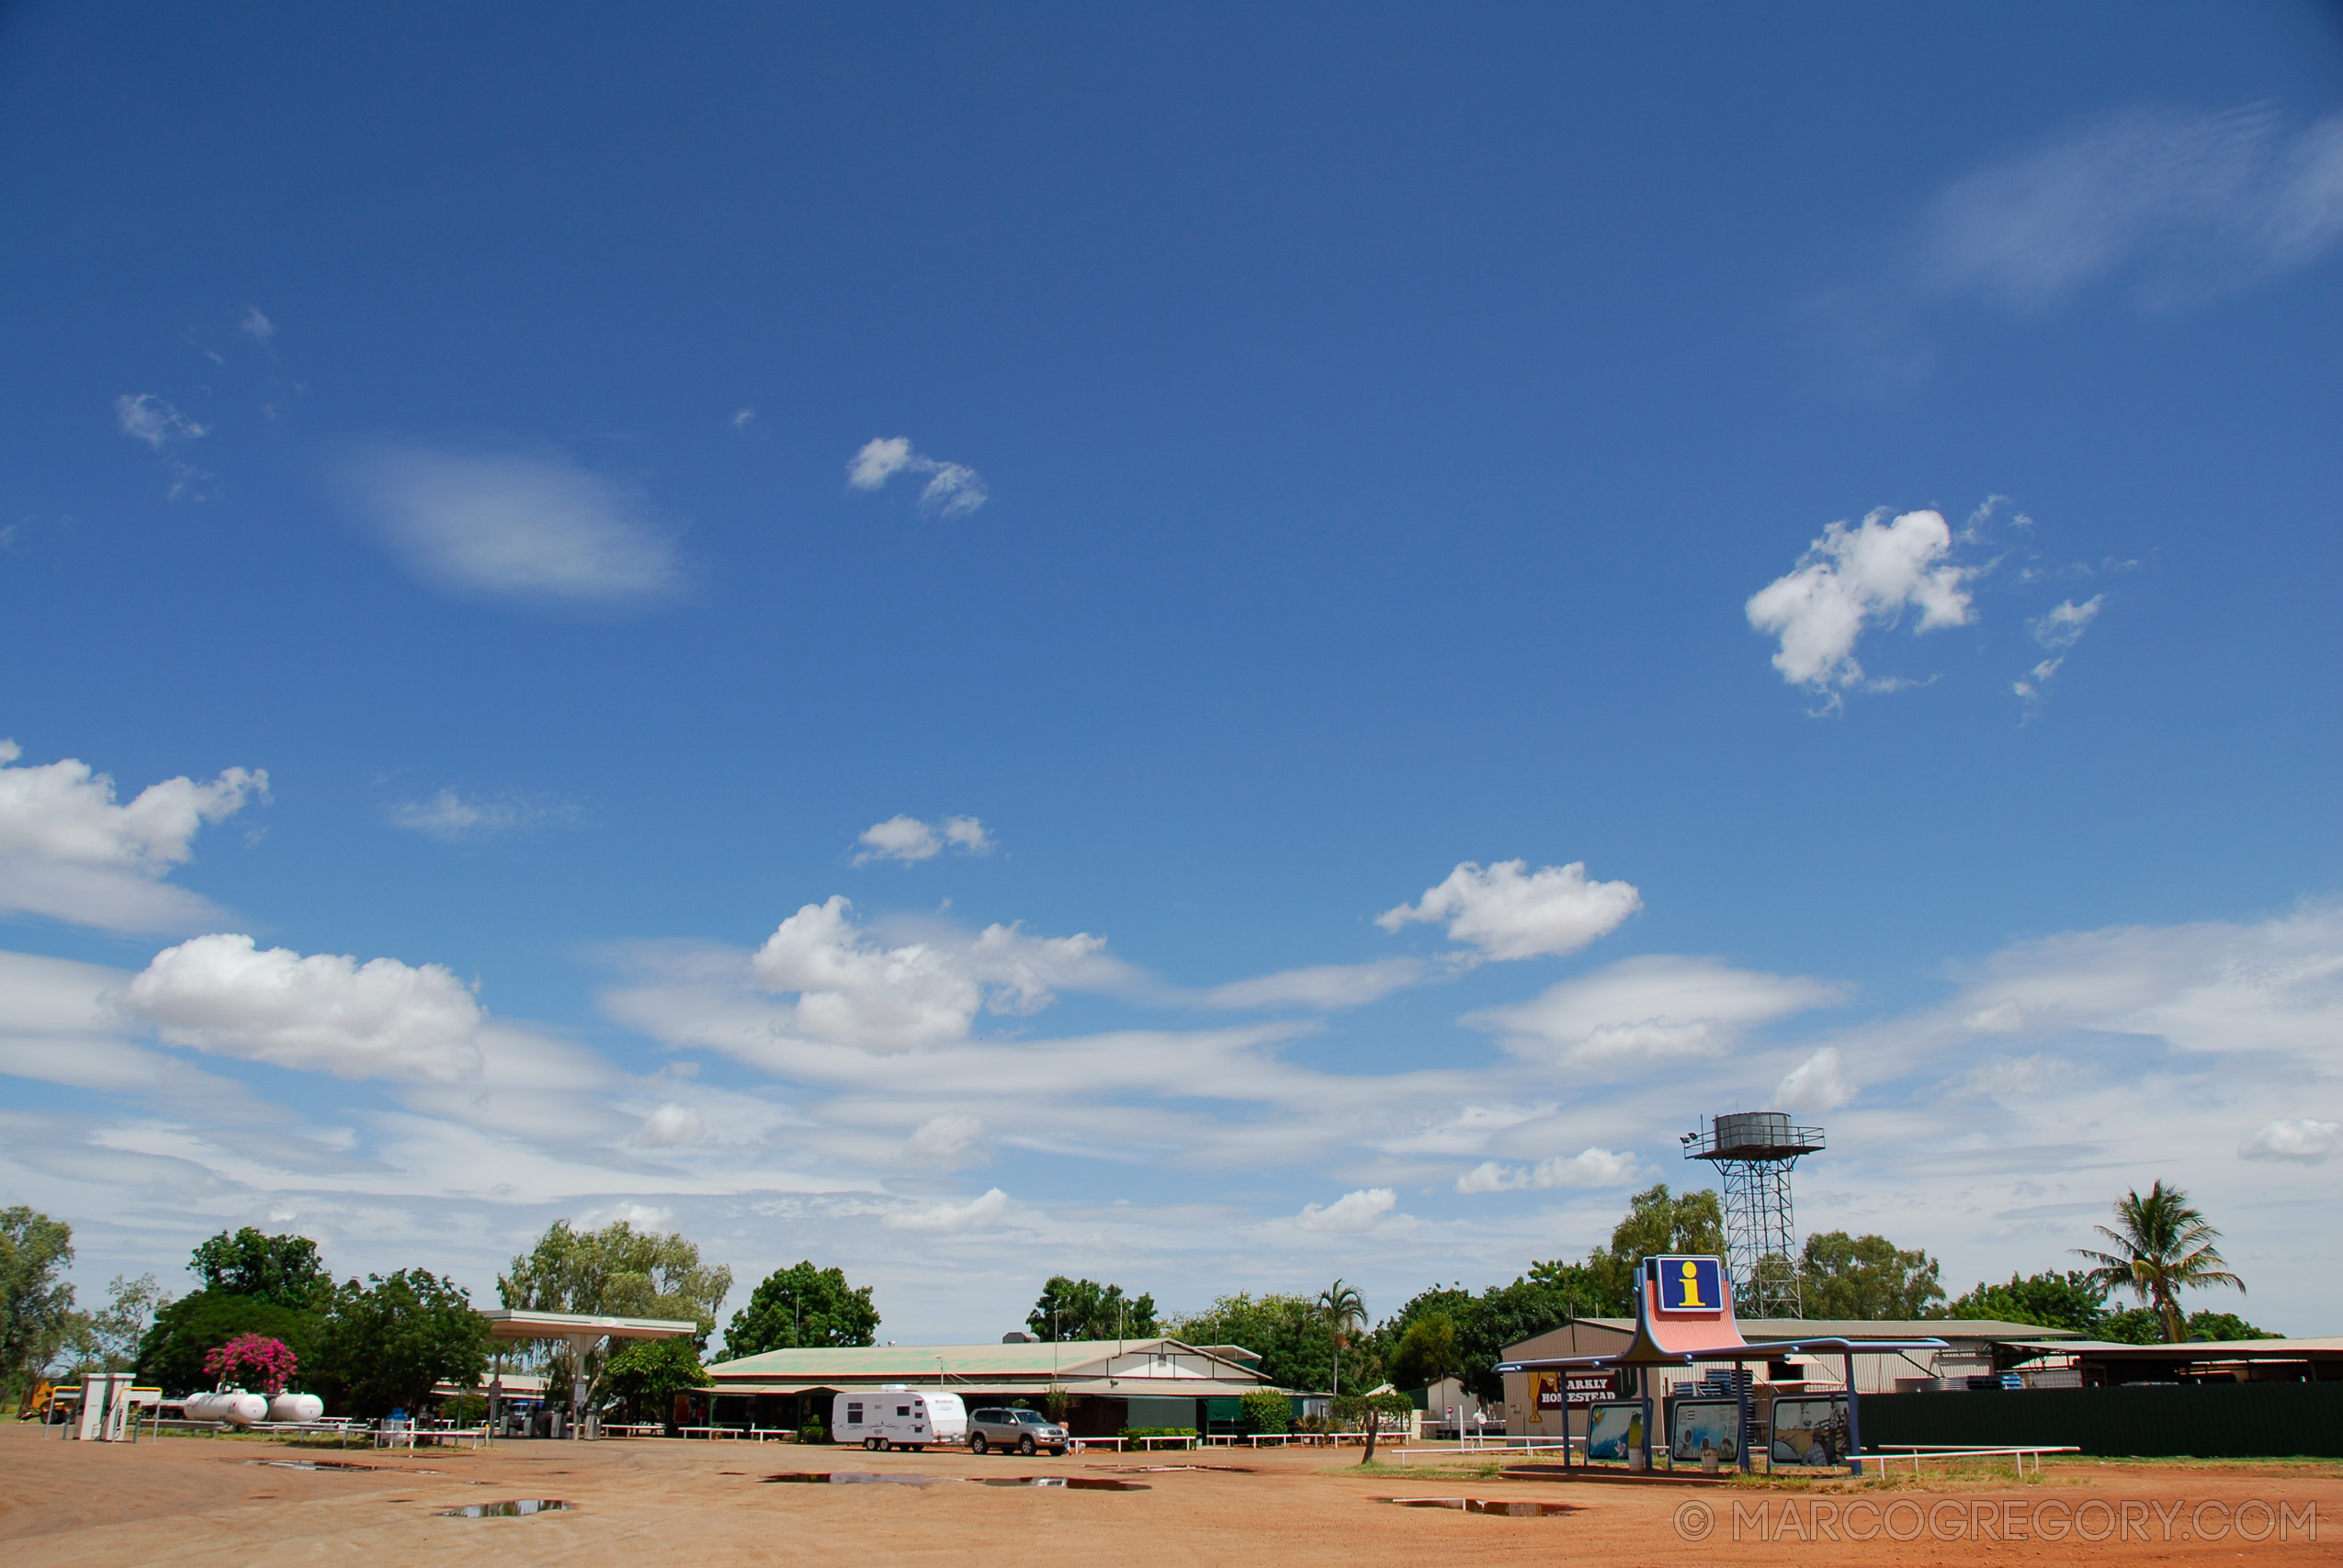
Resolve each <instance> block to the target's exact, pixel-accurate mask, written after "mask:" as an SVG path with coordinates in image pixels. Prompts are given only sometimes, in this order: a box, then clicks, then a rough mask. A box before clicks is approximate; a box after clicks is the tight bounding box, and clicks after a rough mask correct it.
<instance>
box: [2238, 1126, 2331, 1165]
mask: <svg viewBox="0 0 2343 1568" xmlns="http://www.w3.org/2000/svg"><path fill="white" fill-rule="evenodd" d="M2237 1154H2238V1156H2239V1157H2240V1158H2243V1159H2282V1160H2292V1161H2294V1162H2296V1163H2297V1164H2301V1165H2323V1164H2325V1163H2326V1161H2327V1159H2328V1158H2330V1157H2331V1156H2335V1155H2338V1154H2343V1122H2314V1121H2312V1120H2311V1119H2310V1118H2309V1117H2307V1116H2292V1117H2281V1118H2279V1119H2277V1120H2275V1121H2271V1122H2264V1123H2262V1125H2261V1126H2259V1127H2258V1128H2256V1129H2255V1130H2254V1134H2253V1136H2251V1137H2249V1138H2247V1140H2246V1141H2245V1142H2244V1143H2243V1144H2240V1145H2238V1146H2237Z"/></svg>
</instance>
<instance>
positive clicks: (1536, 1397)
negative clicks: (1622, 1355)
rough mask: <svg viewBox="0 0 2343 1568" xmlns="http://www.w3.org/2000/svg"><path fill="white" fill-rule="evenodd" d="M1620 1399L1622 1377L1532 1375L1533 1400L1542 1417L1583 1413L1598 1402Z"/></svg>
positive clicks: (1607, 1374) (1614, 1374)
mask: <svg viewBox="0 0 2343 1568" xmlns="http://www.w3.org/2000/svg"><path fill="white" fill-rule="evenodd" d="M1618 1397H1619V1374H1618V1373H1617V1372H1615V1371H1607V1372H1570V1373H1567V1374H1566V1373H1563V1372H1532V1373H1531V1374H1530V1398H1531V1399H1532V1400H1533V1401H1534V1404H1535V1407H1536V1408H1537V1410H1538V1411H1539V1413H1540V1414H1544V1413H1545V1412H1546V1411H1549V1410H1561V1409H1564V1408H1566V1407H1568V1408H1569V1409H1572V1410H1579V1409H1584V1408H1585V1407H1586V1406H1588V1405H1590V1404H1594V1403H1595V1402H1596V1401H1597V1400H1603V1399H1616V1398H1618Z"/></svg>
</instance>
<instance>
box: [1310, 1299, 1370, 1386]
mask: <svg viewBox="0 0 2343 1568" xmlns="http://www.w3.org/2000/svg"><path fill="white" fill-rule="evenodd" d="M1318 1304H1319V1306H1321V1307H1323V1308H1325V1309H1326V1319H1327V1322H1328V1323H1329V1324H1330V1325H1332V1326H1333V1329H1334V1389H1333V1392H1334V1393H1341V1392H1342V1347H1343V1346H1345V1345H1347V1344H1349V1343H1350V1338H1349V1336H1350V1334H1351V1333H1352V1332H1353V1330H1355V1329H1361V1328H1364V1327H1365V1326H1366V1301H1365V1299H1364V1297H1362V1296H1361V1295H1360V1294H1359V1292H1358V1288H1357V1287H1356V1286H1353V1285H1346V1284H1344V1283H1343V1282H1342V1281H1341V1280H1335V1281H1334V1283H1332V1284H1331V1285H1329V1286H1328V1287H1327V1288H1326V1289H1325V1290H1323V1291H1321V1292H1319V1297H1318Z"/></svg>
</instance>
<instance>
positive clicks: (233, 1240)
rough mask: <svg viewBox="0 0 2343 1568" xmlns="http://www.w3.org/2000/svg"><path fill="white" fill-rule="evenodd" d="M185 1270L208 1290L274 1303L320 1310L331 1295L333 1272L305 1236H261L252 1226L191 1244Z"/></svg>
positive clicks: (314, 1244)
mask: <svg viewBox="0 0 2343 1568" xmlns="http://www.w3.org/2000/svg"><path fill="white" fill-rule="evenodd" d="M187 1267H188V1269H190V1270H191V1271H192V1272H193V1273H194V1274H195V1276H196V1278H197V1279H198V1280H202V1281H203V1288H204V1289H205V1290H207V1291H217V1292H221V1294H223V1295H231V1296H244V1297H248V1298H250V1299H251V1300H253V1301H256V1302H270V1303H275V1304H276V1305H277V1306H284V1307H297V1308H300V1309H301V1310H303V1311H308V1312H316V1311H322V1310H323V1308H324V1306H325V1304H326V1303H328V1302H330V1301H332V1300H333V1299H334V1276H333V1275H332V1274H330V1273H328V1272H327V1271H326V1268H325V1263H324V1261H323V1259H322V1258H319V1257H318V1255H317V1243H315V1242H313V1241H311V1240H310V1239H309V1237H307V1236H305V1235H262V1234H261V1233H260V1232H258V1231H256V1230H255V1229H254V1228H253V1227H252V1226H250V1225H246V1226H244V1227H243V1229H242V1230H240V1231H237V1232H236V1233H235V1234H234V1235H230V1234H229V1233H228V1232H226V1231H221V1233H220V1234H219V1235H215V1236H213V1237H212V1238H211V1239H210V1240H209V1241H207V1242H205V1243H203V1244H202V1245H201V1246H199V1247H197V1248H196V1249H195V1255H194V1256H193V1257H192V1258H189V1259H188V1262H187Z"/></svg>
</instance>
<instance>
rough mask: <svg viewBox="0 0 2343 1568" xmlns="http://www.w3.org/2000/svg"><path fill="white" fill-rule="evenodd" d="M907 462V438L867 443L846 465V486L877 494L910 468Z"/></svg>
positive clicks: (904, 436) (908, 447) (909, 450)
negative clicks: (882, 486)
mask: <svg viewBox="0 0 2343 1568" xmlns="http://www.w3.org/2000/svg"><path fill="white" fill-rule="evenodd" d="M909 467H911V437H910V436H908V435H898V436H894V437H892V438H887V437H880V438H877V439H875V440H872V441H868V442H866V443H864V445H863V449H862V450H861V451H859V452H857V453H855V458H854V461H853V462H851V463H848V464H847V465H846V482H847V483H848V484H850V485H852V486H854V487H855V489H856V490H877V489H878V488H879V487H880V486H881V485H884V484H885V483H886V482H887V481H888V480H889V479H893V478H894V477H895V476H896V475H897V474H900V473H901V472H902V471H903V470H904V469H905V468H909Z"/></svg>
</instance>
